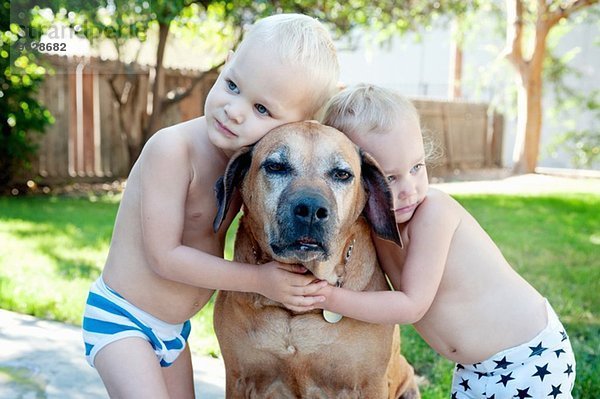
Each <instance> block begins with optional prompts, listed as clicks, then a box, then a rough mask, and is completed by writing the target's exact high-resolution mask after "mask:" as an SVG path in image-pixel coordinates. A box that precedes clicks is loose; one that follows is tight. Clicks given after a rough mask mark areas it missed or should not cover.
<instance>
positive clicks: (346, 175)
mask: <svg viewBox="0 0 600 399" xmlns="http://www.w3.org/2000/svg"><path fill="white" fill-rule="evenodd" d="M331 175H332V176H333V178H334V179H335V180H338V181H348V180H350V179H351V178H352V173H350V172H348V171H347V170H343V169H335V170H334V171H333V172H332V173H331Z"/></svg>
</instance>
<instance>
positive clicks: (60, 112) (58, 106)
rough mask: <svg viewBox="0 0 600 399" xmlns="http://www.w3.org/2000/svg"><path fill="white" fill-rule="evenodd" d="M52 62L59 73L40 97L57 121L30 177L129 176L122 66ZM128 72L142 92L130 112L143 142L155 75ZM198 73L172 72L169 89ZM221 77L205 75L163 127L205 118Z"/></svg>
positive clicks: (46, 83)
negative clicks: (119, 96)
mask: <svg viewBox="0 0 600 399" xmlns="http://www.w3.org/2000/svg"><path fill="white" fill-rule="evenodd" d="M48 61H49V62H50V63H51V64H52V65H53V66H54V68H55V69H56V73H55V74H54V75H53V76H48V77H47V78H46V80H45V81H44V83H43V85H42V87H41V89H40V93H39V98H40V100H41V102H42V103H43V104H44V105H45V106H46V107H47V108H48V109H49V110H50V112H51V113H52V115H53V116H54V118H55V123H54V125H52V126H49V127H48V128H47V130H46V133H45V134H44V135H43V136H41V138H40V142H39V151H38V156H37V158H36V159H35V160H34V162H33V166H34V167H33V170H32V173H31V174H33V176H32V175H31V174H29V176H25V178H31V177H34V176H35V177H36V178H37V179H38V180H42V181H44V182H52V183H63V182H67V181H77V180H82V181H84V180H87V181H91V180H106V179H112V178H122V177H126V176H127V174H128V173H129V154H128V150H127V138H126V136H125V132H123V131H122V130H123V129H122V128H121V127H120V124H119V118H118V116H119V113H118V112H119V104H118V102H117V100H116V98H115V96H114V94H113V91H112V89H111V86H110V79H111V78H115V79H116V81H117V84H118V85H122V84H123V83H124V81H125V78H126V77H125V75H124V74H123V69H122V68H121V67H122V65H120V64H117V63H116V62H114V61H102V60H99V59H96V58H91V59H89V58H88V59H74V58H66V57H48ZM118 71H120V72H118ZM127 73H130V74H135V75H136V76H135V77H136V86H137V87H136V89H137V90H139V91H140V94H141V95H138V96H137V97H136V98H137V101H136V103H135V104H132V105H130V106H129V108H128V110H130V111H131V115H130V117H131V120H132V121H134V122H133V123H132V126H133V127H134V128H135V129H132V131H130V132H128V133H129V134H132V133H133V134H136V135H138V136H140V137H137V138H138V139H139V140H141V123H142V121H143V120H144V117H145V111H146V107H148V105H149V103H150V102H151V97H150V96H149V95H148V94H149V93H148V85H149V81H150V79H151V78H152V75H153V73H154V71H153V70H152V68H147V67H141V66H134V67H133V69H132V67H131V66H129V67H128V71H127ZM199 75H200V73H198V72H193V71H180V70H172V69H167V70H166V71H165V88H166V91H169V90H172V89H175V88H178V87H187V86H189V85H190V84H191V81H192V80H193V79H195V78H196V77H197V76H199ZM216 76H217V74H216V73H214V74H209V75H205V77H204V78H203V79H202V80H201V81H200V83H198V84H197V85H195V87H194V89H193V90H192V92H191V93H190V95H189V96H187V97H185V98H184V99H183V100H181V101H180V102H178V103H176V104H175V105H173V106H171V107H169V108H168V109H166V110H165V112H164V113H163V115H162V117H161V119H160V126H161V127H164V126H168V125H171V124H174V123H178V122H180V121H184V120H189V119H192V118H195V117H197V116H201V115H202V114H203V111H204V100H205V98H206V95H207V94H208V91H209V90H210V87H211V86H212V85H213V83H214V81H215V79H216ZM128 115H129V114H128ZM135 121H138V122H137V123H136V122H135Z"/></svg>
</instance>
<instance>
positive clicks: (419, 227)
mask: <svg viewBox="0 0 600 399" xmlns="http://www.w3.org/2000/svg"><path fill="white" fill-rule="evenodd" d="M453 208H454V207H450V206H448V204H447V203H446V201H445V200H444V199H441V200H440V199H433V200H431V201H430V199H429V198H428V199H427V200H426V201H424V203H423V204H421V205H420V207H419V209H418V211H417V213H415V215H414V216H413V218H412V219H411V221H410V226H408V229H409V231H408V234H409V237H410V238H409V244H408V252H407V256H406V260H405V262H404V265H403V266H402V265H397V267H398V270H402V273H401V274H400V275H399V276H390V278H391V280H392V284H393V285H394V288H395V289H396V290H397V291H393V292H353V291H349V290H345V289H343V288H335V287H331V286H328V287H325V288H324V289H322V290H321V291H318V292H317V294H318V295H323V296H325V297H326V300H325V301H324V302H322V303H319V304H318V305H317V306H318V307H322V308H324V309H328V310H331V311H333V312H336V313H340V314H343V315H345V316H348V317H352V318H356V319H359V320H363V321H367V322H371V323H392V324H395V323H397V324H413V323H415V322H417V321H419V320H420V319H421V318H422V317H423V316H424V315H425V313H426V312H427V310H428V309H429V307H430V306H431V304H432V302H433V300H434V298H435V296H436V294H437V291H438V288H439V285H440V282H441V279H442V275H443V273H444V269H445V265H446V260H447V256H448V252H449V249H450V245H451V241H452V238H453V236H454V232H455V231H456V229H457V227H458V225H459V221H460V218H459V217H458V215H457V214H456V212H455V210H454V209H453ZM384 261H385V260H384Z"/></svg>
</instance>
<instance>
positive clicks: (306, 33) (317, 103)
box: [240, 14, 340, 117]
mask: <svg viewBox="0 0 600 399" xmlns="http://www.w3.org/2000/svg"><path fill="white" fill-rule="evenodd" d="M251 40H258V43H260V45H261V46H264V47H265V48H270V49H272V50H273V52H274V53H275V54H276V55H277V56H278V57H279V59H280V60H281V61H282V62H284V63H286V64H288V65H290V66H294V67H299V68H302V69H303V71H304V72H305V73H306V75H305V76H304V77H305V78H306V79H307V82H309V85H310V87H311V90H310V93H311V95H312V107H310V110H309V112H310V115H311V117H314V116H315V115H317V114H318V112H319V110H320V109H321V108H322V107H323V105H324V104H325V103H326V102H327V100H328V99H329V98H330V97H331V96H332V95H333V94H334V93H335V92H336V91H337V85H338V79H339V74H340V66H339V63H338V58H337V52H336V50H335V45H334V43H333V40H332V39H331V36H330V34H329V32H328V31H327V29H326V28H325V26H324V25H323V24H322V23H320V22H319V21H318V20H317V19H316V18H312V17H309V16H307V15H303V14H276V15H271V16H269V17H266V18H262V19H260V20H258V21H257V22H255V23H254V24H253V25H252V26H251V27H250V29H249V30H248V32H247V33H246V35H245V37H244V40H243V41H242V42H241V43H240V48H242V47H243V46H244V45H246V44H247V43H248V42H250V41H251ZM266 73H268V71H266Z"/></svg>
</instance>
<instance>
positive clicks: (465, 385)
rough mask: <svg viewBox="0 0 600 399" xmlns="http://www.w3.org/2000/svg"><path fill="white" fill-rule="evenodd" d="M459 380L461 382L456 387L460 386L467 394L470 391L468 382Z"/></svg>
mask: <svg viewBox="0 0 600 399" xmlns="http://www.w3.org/2000/svg"><path fill="white" fill-rule="evenodd" d="M461 380H462V382H461V383H460V384H458V385H462V387H463V388H464V390H465V392H467V391H468V390H469V389H471V387H470V386H469V380H465V379H464V378H461Z"/></svg>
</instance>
